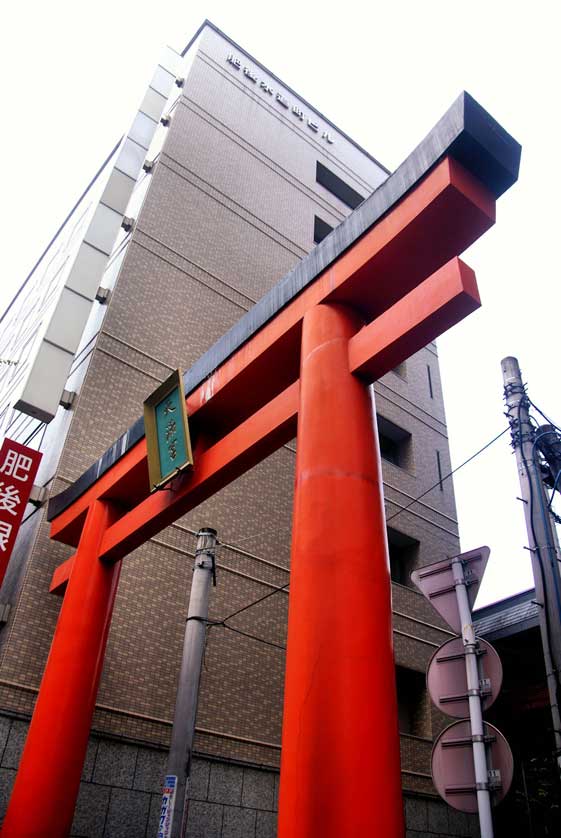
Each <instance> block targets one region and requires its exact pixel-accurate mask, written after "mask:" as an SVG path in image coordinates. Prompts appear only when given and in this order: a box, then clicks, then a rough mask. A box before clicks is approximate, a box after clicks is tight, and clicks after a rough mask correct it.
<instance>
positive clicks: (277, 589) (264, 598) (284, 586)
mask: <svg viewBox="0 0 561 838" xmlns="http://www.w3.org/2000/svg"><path fill="white" fill-rule="evenodd" d="M289 585H290V582H287V583H286V584H285V585H282V586H281V587H280V588H275V590H274V591H269V593H268V594H265V596H262V597H259V599H256V600H254V601H253V602H250V603H249V604H248V605H244V606H243V608H238V610H237V611H234V612H233V613H232V614H229V615H228V616H227V617H224V619H223V620H219V621H217V622H216V625H222V624H223V623H225V622H226V621H227V620H231V619H232V617H237V616H238V614H241V613H242V612H244V611H247V609H248V608H253V606H254V605H259V603H260V602H264V601H265V600H266V599H269V597H270V596H274V595H275V594H278V593H280V592H281V591H284V590H285V589H286V588H288V586H289Z"/></svg>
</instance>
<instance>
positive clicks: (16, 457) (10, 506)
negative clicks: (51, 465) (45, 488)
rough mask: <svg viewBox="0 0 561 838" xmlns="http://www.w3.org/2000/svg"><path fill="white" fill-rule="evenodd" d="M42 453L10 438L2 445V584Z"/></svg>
mask: <svg viewBox="0 0 561 838" xmlns="http://www.w3.org/2000/svg"><path fill="white" fill-rule="evenodd" d="M42 456H43V455H42V454H41V453H40V452H39V451H35V450H34V449H33V448H28V447H27V446H26V445H22V444H21V443H19V442H15V441H14V440H11V439H5V440H4V442H3V444H2V448H0V584H1V582H2V580H3V578H4V574H5V572H6V568H7V566H8V562H9V560H10V556H11V554H12V550H13V548H14V543H15V540H16V537H17V534H18V530H19V528H20V524H21V520H22V518H23V513H24V512H25V507H26V505H27V501H28V500H29V495H30V494H31V489H32V487H33V481H34V480H35V476H36V474H37V469H38V468H39V463H40V462H41V457H42Z"/></svg>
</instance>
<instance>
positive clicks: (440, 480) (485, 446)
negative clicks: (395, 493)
mask: <svg viewBox="0 0 561 838" xmlns="http://www.w3.org/2000/svg"><path fill="white" fill-rule="evenodd" d="M509 430H510V426H509V427H507V428H505V429H504V431H501V432H500V434H497V436H495V437H493V439H491V440H489V442H487V443H486V444H485V445H484V446H483V448H480V449H479V451H476V452H475V454H472V455H471V457H468V458H467V460H464V462H463V463H460V465H459V466H456V468H453V469H452V471H449V472H448V474H445V475H444V476H443V477H442V478H440V479H439V480H437V481H436V483H434V484H433V485H432V486H429V488H428V489H426V490H425V491H424V492H423V493H422V494H421V495H419V496H418V497H416V498H414V499H413V500H412V501H411V503H408V504H407V506H404V507H403V508H402V509H398V511H397V512H394V514H393V515H390V516H389V518H386V523H387V522H388V521H393V519H394V518H397V516H398V515H401V513H402V512H407V510H408V509H411V507H412V506H413V504H415V503H417V502H418V501H420V500H421V498H424V497H425V495H428V493H429V492H432V490H433V489H436V487H437V486H440V484H441V483H444V481H445V480H448V478H449V477H452V475H453V474H456V472H457V471H459V470H460V469H461V468H463V467H464V466H467V464H468V463H471V461H472V460H475V458H476V457H478V456H479V455H480V454H482V453H483V452H484V451H485V450H486V449H487V448H489V446H490V445H492V444H493V443H494V442H496V441H497V440H498V439H500V438H501V437H502V436H504V435H505V434H506V432H507V431H509Z"/></svg>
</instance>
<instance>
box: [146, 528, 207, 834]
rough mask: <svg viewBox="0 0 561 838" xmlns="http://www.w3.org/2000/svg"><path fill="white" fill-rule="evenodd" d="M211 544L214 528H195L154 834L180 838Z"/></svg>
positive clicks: (183, 830) (184, 816)
mask: <svg viewBox="0 0 561 838" xmlns="http://www.w3.org/2000/svg"><path fill="white" fill-rule="evenodd" d="M215 548H216V530H213V529H211V528H210V527H205V528H204V529H201V530H199V533H198V538H197V549H196V553H195V565H194V567H193V581H192V583H191V595H190V597H189V611H188V614H187V624H186V626H185V641H184V644H183V659H182V661H181V670H180V673H179V683H178V686H177V697H176V700H175V714H174V717H173V728H172V733H171V746H170V750H169V756H168V764H167V773H166V778H165V783H164V790H163V794H162V807H161V810H160V821H159V825H158V838H180V836H181V838H183V836H184V835H185V833H186V829H187V808H188V807H187V801H188V795H189V776H190V773H191V757H192V752H193V740H194V738H195V720H196V716H197V702H198V697H199V682H200V678H201V666H202V662H203V654H204V648H205V638H206V626H207V620H208V601H209V595H210V586H211V582H212V581H213V579H214V577H215V562H214V551H215Z"/></svg>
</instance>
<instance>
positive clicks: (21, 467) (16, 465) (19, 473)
mask: <svg viewBox="0 0 561 838" xmlns="http://www.w3.org/2000/svg"><path fill="white" fill-rule="evenodd" d="M32 465H33V460H32V459H31V457H27V456H26V455H25V454H18V452H17V451H14V450H13V449H12V448H9V449H8V453H7V454H6V459H5V460H4V462H3V463H2V465H1V466H0V474H5V475H6V477H13V478H14V479H15V480H20V481H21V482H22V483H25V481H26V480H27V478H28V476H29V472H30V470H31V466H32Z"/></svg>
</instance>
